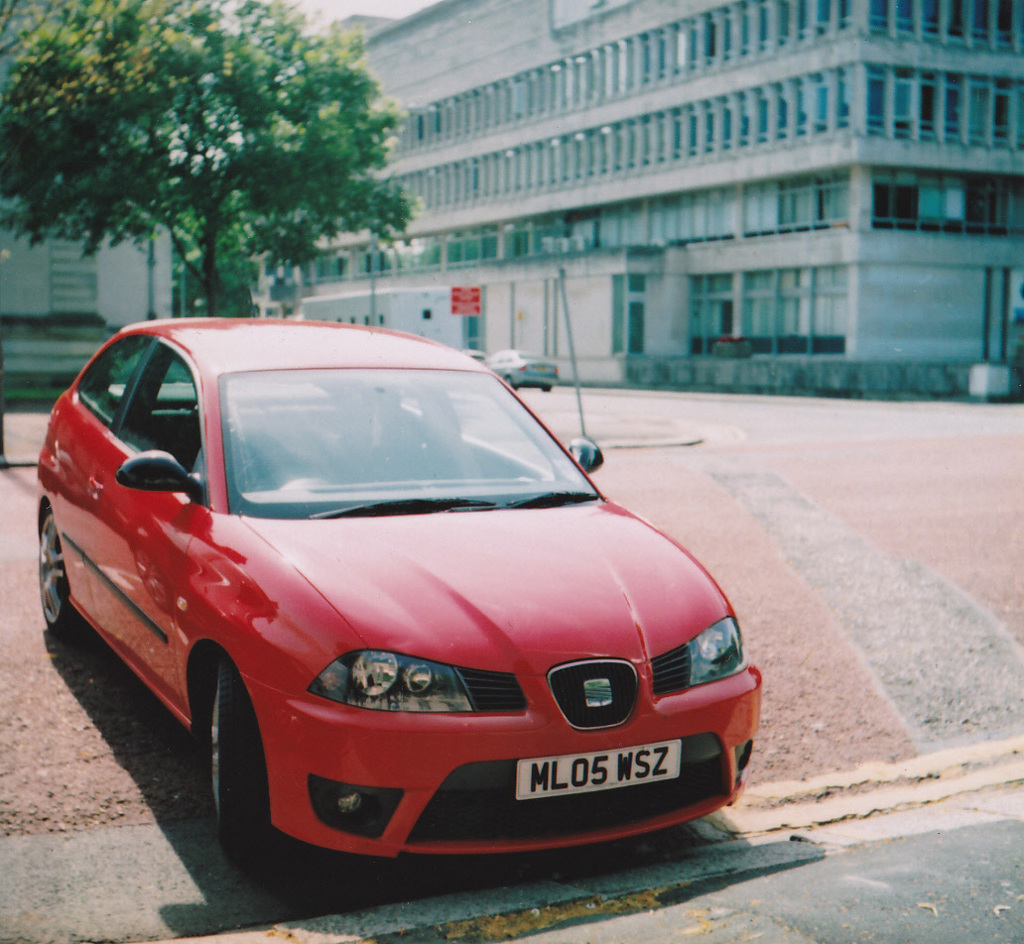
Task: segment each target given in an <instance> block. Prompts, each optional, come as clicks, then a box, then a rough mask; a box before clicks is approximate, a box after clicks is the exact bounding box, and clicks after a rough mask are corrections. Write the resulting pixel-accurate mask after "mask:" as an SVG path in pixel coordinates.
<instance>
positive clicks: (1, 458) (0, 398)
mask: <svg viewBox="0 0 1024 944" xmlns="http://www.w3.org/2000/svg"><path fill="white" fill-rule="evenodd" d="M10 255H11V254H10V252H9V251H8V250H6V249H3V250H0V267H2V266H3V264H4V263H5V262H6V261H7V260H8V258H9V257H10ZM2 271H3V269H2V268H0V273H2ZM2 283H3V279H2V277H0V285H2ZM6 409H7V404H6V403H5V402H4V309H3V304H2V303H0V469H9V468H10V466H11V464H10V462H9V461H8V460H7V450H6V448H5V447H4V412H5V411H6Z"/></svg>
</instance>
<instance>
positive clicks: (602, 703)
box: [548, 659, 637, 728]
mask: <svg viewBox="0 0 1024 944" xmlns="http://www.w3.org/2000/svg"><path fill="white" fill-rule="evenodd" d="M588 683H589V685H590V686H592V688H588ZM548 684H549V685H550V686H551V693H552V694H553V695H554V696H555V701H556V702H558V707H559V708H561V709H562V714H564V715H565V718H566V720H567V721H568V722H569V724H571V725H572V726H573V727H574V728H610V727H612V726H613V725H616V724H622V722H623V721H625V720H626V719H627V718H628V717H629V716H630V714H631V713H632V711H633V705H634V703H635V702H636V688H637V682H636V669H634V668H633V666H632V665H630V663H628V662H621V661H618V660H615V661H612V660H607V659H606V660H602V661H596V660H595V661H592V662H574V663H572V664H570V665H563V666H560V667H559V668H555V669H552V670H551V671H550V672H549V673H548Z"/></svg>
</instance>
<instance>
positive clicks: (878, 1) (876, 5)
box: [868, 0, 889, 33]
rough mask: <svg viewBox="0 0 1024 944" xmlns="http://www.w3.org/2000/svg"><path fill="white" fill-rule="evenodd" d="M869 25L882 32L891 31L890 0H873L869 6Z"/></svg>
mask: <svg viewBox="0 0 1024 944" xmlns="http://www.w3.org/2000/svg"><path fill="white" fill-rule="evenodd" d="M868 25H869V26H870V27H871V28H872V29H873V30H877V31H879V32H882V33H887V32H888V31H889V0H871V5H870V6H869V7H868Z"/></svg>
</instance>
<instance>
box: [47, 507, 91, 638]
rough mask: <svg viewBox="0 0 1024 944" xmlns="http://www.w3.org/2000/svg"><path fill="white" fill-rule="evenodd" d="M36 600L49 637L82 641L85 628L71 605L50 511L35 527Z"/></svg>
mask: <svg viewBox="0 0 1024 944" xmlns="http://www.w3.org/2000/svg"><path fill="white" fill-rule="evenodd" d="M39 597H40V601H41V602H42V605H43V619H45V620H46V628H47V630H49V632H50V633H52V634H53V635H54V636H55V637H56V638H57V639H61V640H63V641H65V642H73V641H74V640H77V639H81V638H82V636H83V635H84V633H85V628H86V624H85V620H84V619H83V618H82V615H81V614H80V613H79V612H78V610H76V609H75V607H74V604H72V602H71V588H70V587H69V585H68V573H67V568H66V567H65V566H64V550H63V548H62V546H61V543H60V533H59V532H58V531H57V522H56V520H55V519H54V517H53V510H52V509H50V508H47V509H46V511H45V512H44V513H43V520H42V523H41V524H40V526H39Z"/></svg>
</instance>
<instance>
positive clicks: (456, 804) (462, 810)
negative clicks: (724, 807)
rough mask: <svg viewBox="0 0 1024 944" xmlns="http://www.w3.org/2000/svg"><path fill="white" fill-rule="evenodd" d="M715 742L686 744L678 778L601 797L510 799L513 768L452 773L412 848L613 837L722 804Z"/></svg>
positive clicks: (475, 767) (705, 738)
mask: <svg viewBox="0 0 1024 944" xmlns="http://www.w3.org/2000/svg"><path fill="white" fill-rule="evenodd" d="M725 780H726V775H725V772H724V765H723V756H722V753H721V748H720V747H719V745H718V739H717V738H716V737H714V735H711V734H699V735H696V736H694V737H690V738H684V739H683V764H682V771H681V773H680V775H679V777H678V778H677V779H675V780H662V781H657V782H654V783H649V784H642V785H635V786H629V787H619V788H617V789H614V790H606V791H603V792H598V793H580V794H576V795H574V796H557V797H544V798H542V799H534V800H516V799H515V792H516V791H515V781H516V762H515V761H514V760H511V761H499V762H492V763H481V764H467V765H466V766H465V767H460V768H459V769H458V770H456V771H454V772H453V773H452V774H451V776H449V777H448V779H447V780H446V781H445V782H444V784H442V786H441V789H440V790H438V792H437V793H435V794H434V796H433V798H432V799H431V801H430V803H428V804H427V807H426V809H425V810H424V811H423V814H422V815H421V816H420V818H419V821H418V822H417V823H416V826H415V827H414V829H413V831H412V833H411V834H410V836H409V841H410V842H445V841H450V842H456V841H460V840H474V839H475V840H484V841H487V840H499V839H542V838H547V837H552V836H571V835H574V834H576V833H585V832H592V831H594V830H597V829H613V828H615V827H617V826H627V825H629V824H631V823H639V822H642V821H643V820H646V819H653V818H654V817H656V816H663V815H665V814H668V813H673V812H676V811H677V810H683V809H686V807H689V806H694V805H695V804H697V803H702V802H704V801H705V800H710V799H712V798H713V797H717V796H724V795H725V794H726V790H725V787H724V784H725Z"/></svg>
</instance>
